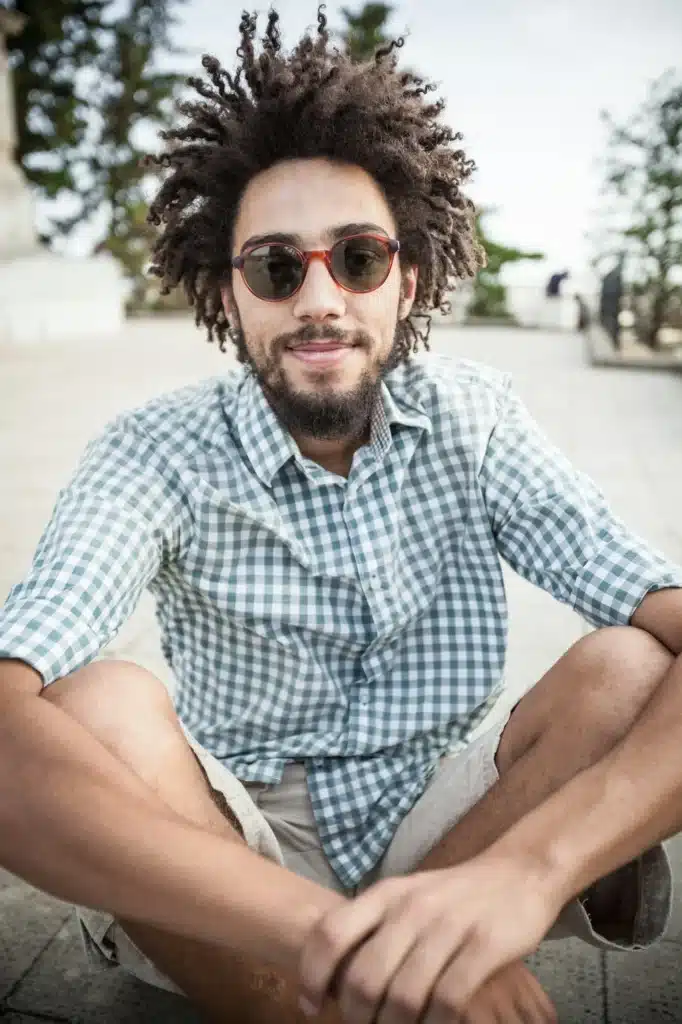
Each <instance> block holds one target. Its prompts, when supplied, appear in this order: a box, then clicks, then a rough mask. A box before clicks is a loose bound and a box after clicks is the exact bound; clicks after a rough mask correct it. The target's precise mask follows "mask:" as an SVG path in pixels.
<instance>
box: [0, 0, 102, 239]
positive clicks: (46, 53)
mask: <svg viewBox="0 0 682 1024" xmlns="http://www.w3.org/2000/svg"><path fill="white" fill-rule="evenodd" d="M108 2H109V0H53V2H51V3H49V4H46V3H44V0H17V2H16V3H14V4H13V5H12V7H11V10H15V11H17V12H18V13H19V14H23V15H25V16H26V24H25V27H24V29H23V30H22V32H21V33H20V34H19V35H17V36H12V37H10V38H9V39H8V40H7V51H8V54H9V62H10V67H11V68H12V73H13V75H12V77H13V86H14V98H15V107H16V123H17V135H18V143H17V157H18V159H19V161H20V163H21V164H22V166H23V169H24V172H25V174H26V176H27V178H28V180H29V181H30V182H32V183H33V185H35V186H36V189H37V190H38V192H39V194H41V195H42V196H44V197H45V198H47V199H55V198H56V197H57V196H62V195H63V194H64V193H67V194H70V195H76V194H77V193H78V191H79V187H78V177H79V166H78V152H79V150H80V148H81V147H82V146H83V144H84V143H85V140H86V136H87V130H88V108H89V103H88V100H87V98H85V97H84V96H82V95H81V94H80V93H79V91H78V89H77V87H76V79H77V76H78V74H79V72H81V71H82V70H83V69H84V68H87V67H90V66H92V65H93V63H95V62H96V61H97V60H98V58H99V55H100V50H101V38H100V32H101V31H102V29H103V25H104V11H105V8H106V6H107V3H108ZM50 235H52V232H51V233H50Z"/></svg>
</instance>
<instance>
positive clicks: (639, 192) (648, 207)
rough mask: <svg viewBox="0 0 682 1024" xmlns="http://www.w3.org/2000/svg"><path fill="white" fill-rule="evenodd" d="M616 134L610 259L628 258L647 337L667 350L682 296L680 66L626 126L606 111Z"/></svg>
mask: <svg viewBox="0 0 682 1024" xmlns="http://www.w3.org/2000/svg"><path fill="white" fill-rule="evenodd" d="M602 118H603V120H604V122H605V123H606V125H607V126H608V129H609V131H610V138H609V142H608V147H607V155H606V161H605V162H606V175H605V186H604V193H605V194H610V195H611V196H612V197H613V198H614V199H615V204H614V206H613V207H612V208H611V209H610V211H609V212H608V213H607V219H608V221H609V228H608V229H607V232H606V236H607V237H608V238H609V239H610V242H607V243H606V244H605V245H604V248H603V250H602V254H601V255H602V259H601V261H600V262H602V263H603V261H604V259H607V258H608V259H611V260H612V259H613V256H614V255H615V254H616V253H623V254H625V255H626V256H627V257H628V267H629V273H628V276H629V277H631V278H632V281H631V286H632V288H631V290H632V293H633V295H634V296H635V300H636V304H637V306H638V311H639V317H638V319H639V330H638V333H639V337H640V340H641V341H643V342H644V343H645V344H647V345H649V346H650V347H651V348H657V347H659V343H660V330H661V327H662V326H663V324H664V323H665V321H666V318H667V316H668V314H669V312H670V311H671V309H672V308H673V306H675V305H676V303H678V302H679V299H680V295H681V294H682V287H681V286H680V284H679V280H678V281H677V282H675V280H674V271H675V268H678V271H679V268H680V267H682V81H681V80H680V79H679V77H678V76H676V74H675V73H674V72H672V71H669V72H667V73H666V74H665V75H663V76H662V77H661V78H659V79H657V80H656V81H655V82H654V83H653V84H652V86H651V89H650V93H649V97H648V99H647V100H646V102H645V103H644V104H643V105H642V107H641V108H640V110H639V111H637V112H636V113H635V114H634V116H633V117H632V118H631V119H630V120H629V121H628V122H627V123H626V124H623V125H618V124H616V123H615V122H614V120H613V119H612V118H611V116H610V115H609V114H608V113H606V112H604V113H603V114H602Z"/></svg>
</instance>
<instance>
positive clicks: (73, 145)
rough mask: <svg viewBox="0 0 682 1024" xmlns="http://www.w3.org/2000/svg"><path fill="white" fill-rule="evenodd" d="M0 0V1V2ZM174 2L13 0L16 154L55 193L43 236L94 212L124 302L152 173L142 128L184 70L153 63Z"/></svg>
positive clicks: (159, 123)
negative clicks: (144, 162)
mask: <svg viewBox="0 0 682 1024" xmlns="http://www.w3.org/2000/svg"><path fill="white" fill-rule="evenodd" d="M0 2H1V0H0ZM181 2H182V0H128V2H127V4H126V5H125V6H122V5H121V2H120V0H51V2H50V3H45V2H44V0H15V2H14V3H13V4H12V9H14V10H17V11H19V12H21V13H22V14H25V15H26V17H27V23H26V27H25V28H24V31H23V32H22V33H21V34H20V35H19V36H16V37H14V38H13V39H10V40H9V41H8V42H9V54H10V64H11V66H12V69H13V75H14V85H15V93H16V106H17V127H18V135H19V139H18V147H17V157H18V159H19V160H20V162H21V164H22V166H23V168H24V170H25V172H26V175H27V177H28V178H29V180H30V181H31V182H32V183H33V184H34V186H35V187H36V190H37V191H38V194H39V195H40V196H41V197H42V198H44V199H48V200H54V199H58V200H59V207H60V209H61V211H62V212H57V211H56V210H55V209H54V208H53V209H52V210H50V227H49V229H48V230H47V231H46V233H45V235H44V239H43V240H44V241H45V242H47V243H53V242H54V241H55V240H56V239H57V238H58V237H64V236H68V235H70V234H71V233H72V232H73V231H74V230H75V229H76V228H77V227H78V226H79V225H81V224H83V223H84V222H87V221H89V220H90V219H91V218H93V217H94V216H95V215H97V226H98V228H99V227H100V224H101V228H100V231H99V239H98V240H97V241H96V243H95V245H94V248H95V249H96V250H97V251H99V252H101V251H103V250H108V251H110V252H111V253H112V255H114V256H115V257H116V258H117V259H119V260H120V261H121V263H122V264H123V267H124V270H125V273H126V275H127V276H128V278H129V281H130V285H131V299H132V301H133V303H135V304H136V303H139V302H140V301H142V300H143V299H144V296H145V294H146V289H147V287H148V286H149V287H150V285H148V282H147V281H146V278H145V275H144V265H145V262H146V253H147V251H148V247H149V241H150V238H151V230H152V229H151V228H150V227H149V225H146V223H145V221H144V217H142V216H141V215H140V211H141V209H142V206H143V205H144V204H145V203H146V201H147V198H148V195H147V191H148V189H149V186H150V185H151V183H152V181H153V180H154V179H153V175H151V174H150V173H149V171H148V170H146V169H145V168H142V167H141V166H140V158H141V157H142V155H143V153H144V152H146V147H145V148H140V141H141V140H140V139H139V130H140V128H142V127H146V128H147V129H148V128H149V127H151V128H161V127H165V126H166V125H167V124H168V123H169V121H170V118H171V115H172V110H173V105H174V100H175V99H176V98H177V96H178V94H179V91H180V88H181V85H182V83H183V82H184V76H181V75H176V74H173V73H162V72H160V71H158V70H157V69H156V65H157V61H158V57H159V56H160V55H161V54H162V53H164V54H168V53H171V54H172V53H174V52H177V51H175V50H174V49H173V47H172V45H171V41H170V38H169V35H170V29H171V27H172V24H173V16H172V11H173V9H174V8H175V7H177V5H178V4H179V3H181Z"/></svg>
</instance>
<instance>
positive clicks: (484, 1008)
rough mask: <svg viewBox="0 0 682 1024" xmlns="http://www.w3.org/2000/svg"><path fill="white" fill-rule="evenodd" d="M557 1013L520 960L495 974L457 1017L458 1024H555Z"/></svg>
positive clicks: (535, 979)
mask: <svg viewBox="0 0 682 1024" xmlns="http://www.w3.org/2000/svg"><path fill="white" fill-rule="evenodd" d="M558 1019H559V1018H558V1017H557V1015H556V1010H555V1009H554V1006H553V1005H552V1003H551V1002H550V1000H549V998H548V996H547V995H546V994H545V992H544V990H543V989H542V987H541V985H540V983H539V982H538V980H537V978H535V977H534V976H533V975H532V974H531V972H530V971H529V970H528V968H527V967H526V965H525V964H524V963H523V961H521V960H517V961H516V963H513V964H510V965H509V966H508V967H503V968H502V970H501V971H498V972H497V974H493V976H492V978H489V979H488V981H486V982H485V983H484V984H483V985H481V987H480V988H479V990H478V992H476V993H475V995H474V998H473V999H472V1000H471V1002H470V1003H469V1004H468V1006H467V1007H466V1009H465V1010H464V1012H463V1013H461V1014H460V1016H459V1017H458V1018H457V1020H458V1022H459V1024H502V1022H504V1024H556V1022H557V1021H558Z"/></svg>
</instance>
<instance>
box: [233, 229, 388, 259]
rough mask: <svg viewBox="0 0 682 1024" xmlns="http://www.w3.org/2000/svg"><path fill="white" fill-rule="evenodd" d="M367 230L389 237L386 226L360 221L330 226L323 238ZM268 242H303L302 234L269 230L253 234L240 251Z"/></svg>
mask: <svg viewBox="0 0 682 1024" xmlns="http://www.w3.org/2000/svg"><path fill="white" fill-rule="evenodd" d="M367 231H369V232H371V233H372V234H376V235H384V236H385V237H386V238H388V237H389V234H388V232H387V231H386V230H385V228H382V227H380V226H379V224H370V223H360V224H339V225H338V226H337V227H334V228H328V229H327V231H325V232H323V238H327V239H329V241H330V242H336V241H338V239H339V238H344V237H345V236H346V235H360V234H363V233H364V232H367ZM266 242H283V243H284V244H285V245H293V246H296V248H297V249H300V248H301V246H302V244H303V241H302V238H301V236H300V235H296V234H289V233H287V232H286V231H268V232H266V233H265V234H263V235H251V237H250V238H247V240H246V241H245V242H244V244H243V245H242V247H241V250H240V252H244V250H245V249H248V248H250V246H252V245H264V244H265V243H266Z"/></svg>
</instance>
